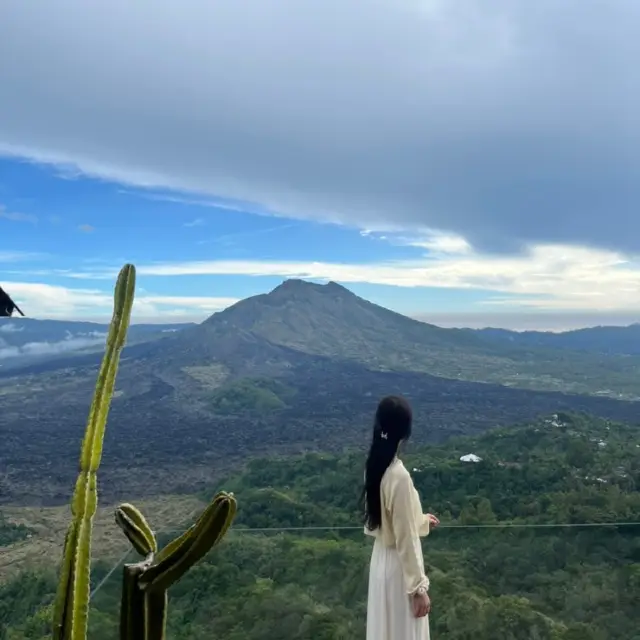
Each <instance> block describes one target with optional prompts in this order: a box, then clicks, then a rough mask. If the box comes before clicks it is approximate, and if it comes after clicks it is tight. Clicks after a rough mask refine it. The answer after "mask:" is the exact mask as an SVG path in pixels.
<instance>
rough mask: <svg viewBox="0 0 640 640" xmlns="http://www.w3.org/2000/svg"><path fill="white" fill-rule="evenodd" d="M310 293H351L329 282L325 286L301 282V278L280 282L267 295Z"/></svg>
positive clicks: (335, 283)
mask: <svg viewBox="0 0 640 640" xmlns="http://www.w3.org/2000/svg"><path fill="white" fill-rule="evenodd" d="M285 292H286V293H306V292H308V293H311V292H322V293H334V294H335V293H349V294H351V295H353V294H352V293H351V291H349V289H347V288H346V287H343V286H342V285H340V284H338V283H337V282H334V281H333V280H330V281H329V282H327V283H325V284H320V283H317V282H310V281H309V280H302V279H301V278H288V279H287V280H284V281H283V282H281V283H280V284H279V285H278V286H277V287H276V288H275V289H272V290H271V292H270V293H269V294H267V295H272V294H278V293H285Z"/></svg>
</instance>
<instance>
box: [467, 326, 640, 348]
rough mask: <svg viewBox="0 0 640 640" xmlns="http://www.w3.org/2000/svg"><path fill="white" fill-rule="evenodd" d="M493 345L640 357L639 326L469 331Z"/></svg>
mask: <svg viewBox="0 0 640 640" xmlns="http://www.w3.org/2000/svg"><path fill="white" fill-rule="evenodd" d="M468 332H469V333H470V334H471V335H475V336H478V337H480V338H483V339H484V340H487V341H489V342H490V343H492V344H502V345H511V346H520V347H534V348H545V349H570V350H573V351H584V352H588V353H597V354H605V355H623V356H637V355H640V324H637V323H636V324H631V325H629V326H627V327H588V328H586V329H574V330H572V331H562V332H559V333H553V332H551V331H508V330H507V329H492V328H487V329H476V330H473V329H469V330H468Z"/></svg>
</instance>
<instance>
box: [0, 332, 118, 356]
mask: <svg viewBox="0 0 640 640" xmlns="http://www.w3.org/2000/svg"><path fill="white" fill-rule="evenodd" d="M106 338H107V334H106V333H99V332H97V331H96V332H93V333H92V334H91V335H84V336H72V335H69V336H68V337H67V338H65V339H64V340H58V341H56V342H27V343H26V344H23V345H20V346H3V345H2V344H0V360H8V359H9V358H17V357H19V356H46V355H55V354H58V353H66V352H68V351H78V350H79V349H86V348H87V347H95V346H98V345H101V344H104V342H105V340H106Z"/></svg>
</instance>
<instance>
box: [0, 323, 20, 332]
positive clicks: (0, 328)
mask: <svg viewBox="0 0 640 640" xmlns="http://www.w3.org/2000/svg"><path fill="white" fill-rule="evenodd" d="M23 329H24V327H21V326H20V325H18V324H15V323H13V322H7V323H6V324H5V323H2V324H0V333H20V331H22V330H23Z"/></svg>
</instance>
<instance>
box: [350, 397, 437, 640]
mask: <svg viewBox="0 0 640 640" xmlns="http://www.w3.org/2000/svg"><path fill="white" fill-rule="evenodd" d="M411 423H412V414H411V407H410V406H409V404H408V402H407V401H406V400H405V399H404V398H400V397H398V396H388V397H386V398H383V399H382V400H381V401H380V404H379V405H378V409H377V411H376V417H375V422H374V426H373V440H372V442H371V448H370V449H369V455H368V457H367V463H366V470H365V484H364V489H363V492H362V498H363V503H364V516H365V529H364V530H365V533H366V534H367V535H370V536H373V537H375V543H374V545H373V553H372V555H371V565H370V567H369V601H368V605H367V640H429V618H428V614H429V612H430V611H431V601H430V600H429V593H428V591H429V579H428V578H427V576H426V575H425V571H424V560H423V558H422V545H421V542H420V537H421V536H426V535H428V534H429V530H430V528H431V527H437V526H438V524H439V521H438V519H437V518H436V517H435V516H433V515H431V514H423V513H422V507H421V505H420V498H419V496H418V492H417V491H416V490H415V488H414V486H413V481H412V480H411V476H410V475H409V472H408V471H407V469H406V468H405V466H404V465H403V464H402V461H401V460H400V459H399V458H398V456H397V453H398V447H399V446H400V444H401V443H402V442H404V441H405V440H407V439H408V438H409V436H410V435H411Z"/></svg>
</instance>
